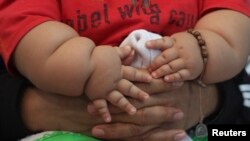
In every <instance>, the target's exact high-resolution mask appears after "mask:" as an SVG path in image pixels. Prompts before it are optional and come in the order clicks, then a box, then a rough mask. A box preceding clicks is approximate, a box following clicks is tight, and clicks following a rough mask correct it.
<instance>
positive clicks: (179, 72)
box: [147, 32, 203, 82]
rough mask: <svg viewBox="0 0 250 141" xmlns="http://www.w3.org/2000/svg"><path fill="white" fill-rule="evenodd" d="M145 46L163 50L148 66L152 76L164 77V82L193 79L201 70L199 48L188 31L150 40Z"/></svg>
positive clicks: (201, 63)
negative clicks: (170, 36)
mask: <svg viewBox="0 0 250 141" xmlns="http://www.w3.org/2000/svg"><path fill="white" fill-rule="evenodd" d="M171 46H172V47H171ZM147 47H148V48H153V49H160V50H163V51H162V53H161V54H160V55H159V56H157V57H156V58H155V59H154V60H153V62H152V64H151V65H150V67H149V70H150V72H151V75H152V76H153V78H160V77H164V80H165V81H166V82H181V81H184V80H192V79H195V78H197V77H198V76H199V75H200V74H201V72H202V67H203V62H202V57H201V53H200V48H199V46H198V44H197V41H196V39H194V38H193V37H192V36H190V35H189V34H188V33H184V32H183V33H177V34H175V35H173V36H172V38H169V37H163V38H162V39H158V40H153V41H150V42H149V43H148V46H147Z"/></svg>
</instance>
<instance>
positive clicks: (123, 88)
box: [117, 79, 149, 101]
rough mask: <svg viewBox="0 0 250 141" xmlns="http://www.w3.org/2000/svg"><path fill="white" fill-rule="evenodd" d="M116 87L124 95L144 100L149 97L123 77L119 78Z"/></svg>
mask: <svg viewBox="0 0 250 141" xmlns="http://www.w3.org/2000/svg"><path fill="white" fill-rule="evenodd" d="M117 89H118V90H119V91H120V92H121V93H122V94H123V95H126V96H129V97H132V98H135V99H138V100H141V101H144V100H146V99H148V98H149V94H147V93H146V92H144V91H142V90H141V89H139V88H138V87H136V86H135V85H134V84H133V83H131V82H130V81H128V80H126V79H123V80H121V81H120V82H119V83H118V85H117Z"/></svg>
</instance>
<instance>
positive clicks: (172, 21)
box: [168, 10, 177, 25]
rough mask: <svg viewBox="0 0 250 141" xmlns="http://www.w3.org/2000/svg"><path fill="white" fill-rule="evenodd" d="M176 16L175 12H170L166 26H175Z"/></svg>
mask: <svg viewBox="0 0 250 141" xmlns="http://www.w3.org/2000/svg"><path fill="white" fill-rule="evenodd" d="M176 16H177V12H176V11H175V10H171V11H170V16H169V20H168V24H170V25H173V24H175V23H176Z"/></svg>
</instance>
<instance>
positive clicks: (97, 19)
mask: <svg viewBox="0 0 250 141" xmlns="http://www.w3.org/2000/svg"><path fill="white" fill-rule="evenodd" d="M100 24H101V14H100V12H94V13H93V14H91V25H92V27H93V28H97V27H98V26H99V25H100Z"/></svg>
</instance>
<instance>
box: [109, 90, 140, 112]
mask: <svg viewBox="0 0 250 141" xmlns="http://www.w3.org/2000/svg"><path fill="white" fill-rule="evenodd" d="M107 100H108V101H109V102H110V103H112V104H113V105H115V106H117V107H119V108H120V109H122V110H124V111H126V112H127V113H128V114H130V115H133V114H135V113H136V108H135V107H134V106H133V105H132V104H130V102H129V101H128V100H127V99H126V98H125V97H124V95H123V94H121V93H120V92H118V91H112V92H111V93H110V94H109V95H108V96H107Z"/></svg>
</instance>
